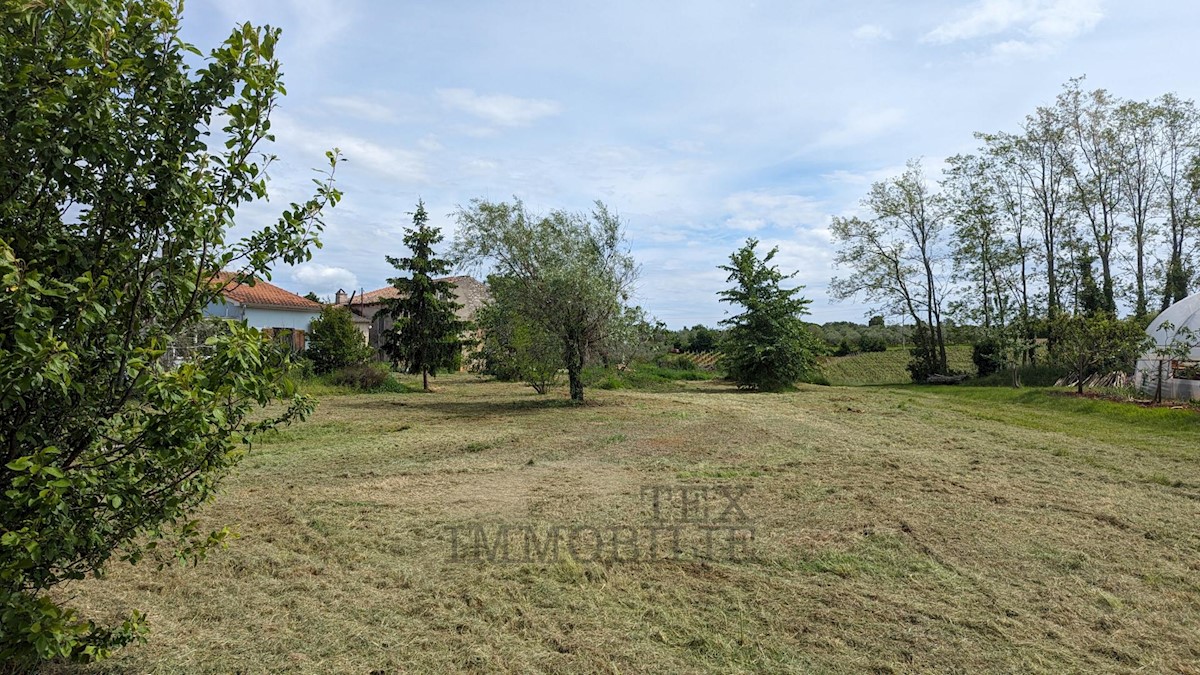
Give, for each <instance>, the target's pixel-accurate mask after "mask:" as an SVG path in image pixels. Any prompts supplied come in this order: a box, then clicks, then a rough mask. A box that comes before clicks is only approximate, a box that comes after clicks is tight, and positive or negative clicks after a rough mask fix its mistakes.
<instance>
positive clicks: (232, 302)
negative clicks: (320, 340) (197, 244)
mask: <svg viewBox="0 0 1200 675" xmlns="http://www.w3.org/2000/svg"><path fill="white" fill-rule="evenodd" d="M213 283H215V284H220V285H221V299H220V300H216V301H214V302H213V303H212V304H210V305H209V306H208V307H207V308H205V310H204V313H205V314H208V315H209V316H216V317H221V318H225V319H236V320H239V321H245V322H246V325H248V326H250V327H252V328H258V329H260V330H263V331H266V332H269V333H271V334H273V335H276V336H281V337H284V338H286V339H287V340H288V341H289V342H290V343H291V345H292V347H293V348H294V349H296V350H297V351H300V350H303V349H304V336H305V334H306V333H307V332H308V326H309V324H310V323H312V321H313V320H314V319H316V318H317V317H318V316H320V314H321V303H319V302H313V301H312V300H309V299H308V298H305V297H302V296H299V295H296V294H295V293H292V292H291V291H287V290H284V289H282V288H280V287H278V286H276V285H275V284H272V283H270V282H267V281H264V280H262V279H249V280H242V281H239V280H238V277H237V275H234V274H231V273H229V272H218V273H217V275H216V276H214V277H213Z"/></svg>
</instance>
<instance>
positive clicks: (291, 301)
mask: <svg viewBox="0 0 1200 675" xmlns="http://www.w3.org/2000/svg"><path fill="white" fill-rule="evenodd" d="M235 278H236V275H234V274H232V273H230V272H218V273H217V275H216V276H215V277H213V281H214V282H216V283H217V284H222V285H223V287H222V288H221V295H224V296H225V297H226V298H228V299H230V300H233V301H235V302H237V303H240V304H243V305H253V306H255V307H276V308H279V309H298V310H308V311H313V312H319V311H321V303H319V302H313V301H312V300H309V299H308V298H305V297H301V296H299V295H296V294H295V293H292V292H291V291H285V290H284V289H282V288H280V287H278V286H276V285H275V284H272V283H269V282H266V281H263V280H262V279H255V280H254V285H253V286H251V285H250V284H249V283H240V284H239V283H237V282H236V281H235Z"/></svg>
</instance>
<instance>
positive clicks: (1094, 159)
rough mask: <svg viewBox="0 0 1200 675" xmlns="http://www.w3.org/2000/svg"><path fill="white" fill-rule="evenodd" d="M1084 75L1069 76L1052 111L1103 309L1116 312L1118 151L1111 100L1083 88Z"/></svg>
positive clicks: (1101, 90) (1100, 92)
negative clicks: (1062, 136) (1088, 241)
mask: <svg viewBox="0 0 1200 675" xmlns="http://www.w3.org/2000/svg"><path fill="white" fill-rule="evenodd" d="M1082 82H1083V78H1076V79H1072V80H1071V81H1070V82H1068V83H1067V85H1066V86H1065V87H1064V90H1063V92H1062V94H1060V95H1059V97H1058V104H1057V112H1058V114H1059V116H1060V118H1061V120H1062V125H1063V128H1064V130H1065V132H1066V136H1067V138H1068V139H1069V141H1070V142H1069V144H1066V145H1063V146H1060V149H1068V148H1069V154H1067V155H1065V156H1064V158H1063V163H1064V166H1065V167H1066V168H1067V171H1068V175H1069V176H1070V182H1071V186H1072V188H1073V196H1074V201H1075V206H1076V208H1077V210H1078V211H1079V212H1080V213H1081V214H1083V219H1084V221H1086V223H1087V226H1088V230H1090V233H1091V235H1092V237H1091V246H1094V247H1095V249H1094V250H1095V251H1096V256H1097V257H1098V258H1099V260H1100V275H1101V277H1100V279H1101V282H1100V283H1101V286H1100V292H1101V298H1102V303H1101V304H1102V309H1103V310H1104V311H1105V312H1107V313H1108V314H1109V315H1112V316H1115V315H1116V311H1117V302H1116V292H1115V286H1114V284H1113V271H1112V270H1113V250H1114V247H1115V246H1116V244H1117V217H1118V213H1119V210H1120V202H1121V198H1120V190H1121V181H1120V173H1121V171H1122V170H1123V169H1125V168H1127V167H1122V166H1121V165H1120V164H1119V155H1118V152H1117V139H1116V124H1115V119H1114V115H1115V111H1114V107H1115V102H1114V101H1113V98H1112V97H1111V96H1110V95H1109V94H1108V92H1107V91H1105V90H1103V89H1096V90H1094V91H1090V92H1088V91H1084V90H1083V88H1082V86H1081V85H1082Z"/></svg>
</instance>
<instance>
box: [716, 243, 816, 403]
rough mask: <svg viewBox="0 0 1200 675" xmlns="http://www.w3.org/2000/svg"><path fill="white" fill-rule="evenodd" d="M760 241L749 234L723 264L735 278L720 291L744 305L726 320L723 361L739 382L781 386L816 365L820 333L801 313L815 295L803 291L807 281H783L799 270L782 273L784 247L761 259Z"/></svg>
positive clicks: (771, 387)
mask: <svg viewBox="0 0 1200 675" xmlns="http://www.w3.org/2000/svg"><path fill="white" fill-rule="evenodd" d="M756 246H758V240H757V239H749V240H747V242H746V245H745V246H743V247H742V248H740V249H739V250H737V251H736V252H734V253H733V254H732V255H730V256H729V261H730V262H729V264H728V265H721V266H720V269H722V270H724V271H726V272H728V273H729V277H728V279H727V281H729V282H732V283H733V284H734V286H733V287H732V288H729V289H726V290H724V291H721V292H720V296H721V298H720V299H721V302H728V303H730V304H733V305H738V306H740V307H742V308H743V310H744V311H742V313H741V314H738V315H736V316H733V317H730V318H728V319H724V320H722V321H721V324H722V325H725V326H728V327H729V328H728V331H727V332H726V334H725V338H724V339H723V340H722V342H721V352H722V360H721V363H722V364H723V365H724V367H725V369H726V372H727V374H728V376H729V379H731V380H733V381H734V382H735V383H736V384H737V386H738V387H739V388H743V389H758V390H761V391H779V390H782V389H786V388H787V387H790V386H791V385H792V384H794V383H795V382H796V381H797V380H799V379H801V378H803V377H804V376H805V375H807V374H809V373H810V372H811V371H812V369H813V368H814V367H815V365H816V364H815V360H814V357H813V355H814V353H815V349H816V347H815V338H814V337H813V335H812V333H810V332H809V331H808V329H807V328H806V327H805V325H804V322H803V321H801V319H800V317H801V316H804V315H805V314H808V305H809V303H810V300H808V299H807V298H804V297H800V291H802V290H803V288H804V287H803V286H798V287H796V288H783V287H782V285H781V284H782V283H783V281H784V280H785V279H790V278H792V277H794V276H796V273H795V272H793V273H791V274H783V273H782V272H780V271H779V268H778V266H776V265H772V264H771V260H772V259H774V257H775V255H776V254H777V253H778V252H779V248H778V247H776V248H773V249H771V250H770V251H769V252H768V253H767V254H766V255H765V256H764V257H762V258H761V259H760V258H759V257H758V254H757V253H756V252H755V250H754V249H755V247H756Z"/></svg>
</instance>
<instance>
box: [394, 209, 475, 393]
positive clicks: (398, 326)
mask: <svg viewBox="0 0 1200 675" xmlns="http://www.w3.org/2000/svg"><path fill="white" fill-rule="evenodd" d="M412 222H413V224H412V227H410V228H407V229H406V230H405V235H404V243H405V245H407V246H408V248H409V250H410V251H411V255H410V256H409V257H407V258H393V257H391V256H388V257H387V261H388V262H389V263H391V265H392V266H393V267H395V268H396V269H397V270H398V271H400V272H402V273H406V275H402V276H398V277H396V278H395V279H388V283H389V284H391V285H392V286H393V287H395V289H396V291H397V293H396V296H397V297H395V298H392V299H389V300H387V301H386V303H385V304H386V306H385V308H384V311H385V312H387V315H388V316H390V317H391V318H392V319H393V321H394V324H393V325H392V327H391V328H390V329H388V331H387V332H386V333H384V343H383V351H384V353H386V354H387V355H388V357H389V358H390V359H391V360H392V362H393V363H395V364H397V365H400V366H402V367H403V368H404V370H405V372H407V373H410V374H413V375H415V374H417V373H421V385H422V386H423V387H424V388H425V390H426V391H428V390H429V376H430V375H431V374H432V375H437V373H438V371H439V370H447V369H450V368H452V367H453V366H454V364H455V363H456V362H457V361H458V359H459V358H460V356H461V354H462V349H463V345H464V341H463V337H462V334H463V332H464V331H465V330H467V328H468V325H469V324H468V323H467V322H465V321H462V320H461V319H459V318H458V315H457V314H455V310H457V309H459V308H460V307H462V305H460V304H458V303H457V302H456V301H455V296H454V284H452V283H450V282H449V281H446V280H445V279H438V278H436V277H439V276H443V275H446V274H449V273H450V263H449V261H447V260H444V259H442V258H438V257H437V256H436V254H435V253H434V251H433V247H434V245H435V244H437V243H439V242H440V241H441V240H442V233H441V232H440V231H439V230H438V229H437V228H434V227H430V226H429V215H428V214H427V213H426V212H425V203H424V202H420V201H418V202H417V210H416V212H415V213H413V221H412Z"/></svg>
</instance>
